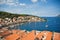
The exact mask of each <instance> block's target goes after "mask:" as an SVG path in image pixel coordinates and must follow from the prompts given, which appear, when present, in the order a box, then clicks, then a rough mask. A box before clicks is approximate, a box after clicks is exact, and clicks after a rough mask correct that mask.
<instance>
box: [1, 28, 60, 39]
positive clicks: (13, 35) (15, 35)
mask: <svg viewBox="0 0 60 40" xmlns="http://www.w3.org/2000/svg"><path fill="white" fill-rule="evenodd" d="M0 30H1V31H0V39H1V40H60V33H57V32H50V31H35V30H32V31H25V30H7V29H0Z"/></svg>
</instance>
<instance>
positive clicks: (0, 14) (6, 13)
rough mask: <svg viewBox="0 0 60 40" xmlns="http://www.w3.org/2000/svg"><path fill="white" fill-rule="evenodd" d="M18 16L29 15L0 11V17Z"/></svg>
mask: <svg viewBox="0 0 60 40" xmlns="http://www.w3.org/2000/svg"><path fill="white" fill-rule="evenodd" d="M18 16H29V15H26V14H13V13H9V12H3V11H0V18H7V17H8V18H13V17H18Z"/></svg>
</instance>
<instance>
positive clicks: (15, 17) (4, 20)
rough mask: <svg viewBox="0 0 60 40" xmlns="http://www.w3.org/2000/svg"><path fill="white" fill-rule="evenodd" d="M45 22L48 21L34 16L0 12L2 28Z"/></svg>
mask: <svg viewBox="0 0 60 40" xmlns="http://www.w3.org/2000/svg"><path fill="white" fill-rule="evenodd" d="M39 21H40V22H45V21H46V19H44V18H41V17H38V16H33V15H26V14H13V13H9V12H3V11H0V27H1V26H2V27H4V26H8V25H12V24H18V23H25V22H39Z"/></svg>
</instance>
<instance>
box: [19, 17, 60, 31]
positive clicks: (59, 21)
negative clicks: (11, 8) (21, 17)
mask: <svg viewBox="0 0 60 40" xmlns="http://www.w3.org/2000/svg"><path fill="white" fill-rule="evenodd" d="M43 18H45V19H47V22H28V23H25V24H23V25H19V26H18V29H21V30H28V31H31V30H39V31H44V30H48V31H54V32H60V17H43Z"/></svg>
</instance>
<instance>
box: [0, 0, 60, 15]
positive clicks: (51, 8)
mask: <svg viewBox="0 0 60 40" xmlns="http://www.w3.org/2000/svg"><path fill="white" fill-rule="evenodd" d="M0 11H7V12H12V13H17V14H31V15H37V16H56V15H58V14H60V0H0Z"/></svg>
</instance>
